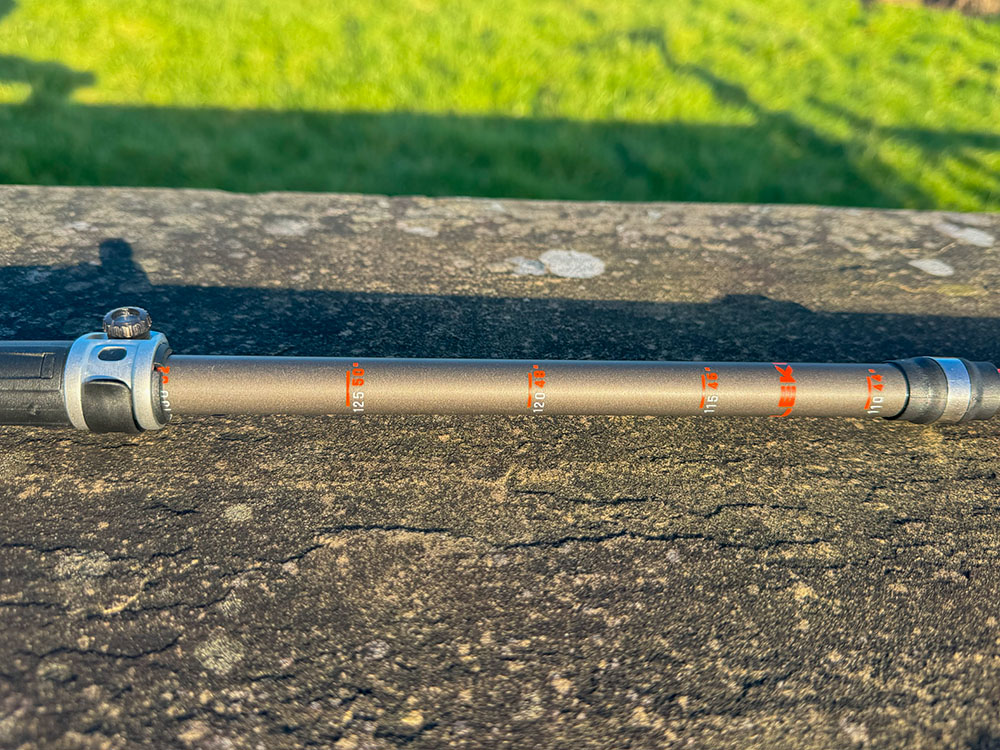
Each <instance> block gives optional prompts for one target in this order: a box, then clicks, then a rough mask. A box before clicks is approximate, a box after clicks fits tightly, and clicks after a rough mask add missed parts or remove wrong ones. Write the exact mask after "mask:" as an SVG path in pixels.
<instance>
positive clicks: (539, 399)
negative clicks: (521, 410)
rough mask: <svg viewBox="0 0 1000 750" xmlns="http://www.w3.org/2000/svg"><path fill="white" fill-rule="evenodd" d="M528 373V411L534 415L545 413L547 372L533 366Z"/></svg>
mask: <svg viewBox="0 0 1000 750" xmlns="http://www.w3.org/2000/svg"><path fill="white" fill-rule="evenodd" d="M531 367H532V370H531V372H529V373H528V409H529V410H530V411H531V413H532V414H544V413H545V391H544V390H543V389H544V388H545V370H539V369H538V365H532V366H531Z"/></svg>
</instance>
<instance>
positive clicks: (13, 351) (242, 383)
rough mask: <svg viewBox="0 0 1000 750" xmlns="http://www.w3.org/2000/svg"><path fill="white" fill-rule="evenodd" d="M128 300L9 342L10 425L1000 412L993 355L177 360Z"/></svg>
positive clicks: (5, 397) (3, 358)
mask: <svg viewBox="0 0 1000 750" xmlns="http://www.w3.org/2000/svg"><path fill="white" fill-rule="evenodd" d="M151 325H152V323H151V320H150V316H149V314H148V313H147V312H146V311H145V310H142V309H141V308H137V307H121V308H117V309H115V310H112V311H111V312H109V313H108V314H107V315H106V316H105V318H104V326H103V327H104V330H103V332H100V333H88V334H85V335H83V336H81V337H80V338H78V339H76V340H75V341H13V342H0V424H3V425H52V426H72V427H75V428H77V429H81V430H90V431H92V432H127V433H138V432H143V431H146V430H158V429H161V428H162V427H164V426H166V424H167V423H168V422H169V421H170V418H171V416H173V415H199V414H201V415H206V414H227V415H228V414H303V415H324V414H343V415H361V414H529V415H560V414H594V415H597V414H613V415H629V414H633V415H662V416H715V417H722V416H761V417H773V418H778V419H781V418H785V417H792V416H806V417H862V418H864V417H867V418H876V417H877V418H884V419H899V420H904V421H909V422H917V423H921V424H925V423H929V422H945V423H955V422H967V421H970V420H973V419H988V418H990V417H992V416H993V415H994V414H996V413H997V411H998V410H1000V372H998V371H997V367H996V366H995V365H993V364H990V363H989V362H970V361H969V360H966V359H959V358H955V357H914V358H911V359H899V360H893V361H891V362H875V363H863V364H809V363H798V362H746V363H744V362H612V361H589V360H545V361H543V360H530V359H525V360H511V359H394V358H367V357H346V358H345V357H329V358H328V357H243V356H236V357H231V356H204V355H182V354H174V353H173V352H172V351H171V349H170V345H169V344H168V343H167V338H166V337H165V336H164V335H163V334H162V333H157V332H155V331H152V330H151Z"/></svg>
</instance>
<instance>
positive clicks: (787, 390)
mask: <svg viewBox="0 0 1000 750" xmlns="http://www.w3.org/2000/svg"><path fill="white" fill-rule="evenodd" d="M772 364H773V365H774V369H775V370H777V371H778V372H779V373H780V374H781V377H780V378H778V382H779V383H781V396H780V397H779V398H778V408H779V409H784V411H783V412H782V413H781V414H772V415H771V416H772V417H787V416H788V415H789V414H791V413H792V409H793V408H794V407H795V376H794V375H793V374H792V372H793V370H792V366H791V365H790V364H788V363H787V362H773V363H772Z"/></svg>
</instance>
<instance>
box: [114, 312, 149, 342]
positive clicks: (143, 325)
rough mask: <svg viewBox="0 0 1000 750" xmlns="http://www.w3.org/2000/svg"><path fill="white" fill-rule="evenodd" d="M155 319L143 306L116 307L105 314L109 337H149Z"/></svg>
mask: <svg viewBox="0 0 1000 750" xmlns="http://www.w3.org/2000/svg"><path fill="white" fill-rule="evenodd" d="M152 327H153V320H152V319H151V318H150V317H149V313H148V312H146V311H145V310H143V309H142V308H141V307H116V308H115V309H114V310H112V311H111V312H109V313H108V314H107V315H105V316H104V332H105V333H106V334H107V335H108V338H109V339H148V338H149V331H150V329H151V328H152Z"/></svg>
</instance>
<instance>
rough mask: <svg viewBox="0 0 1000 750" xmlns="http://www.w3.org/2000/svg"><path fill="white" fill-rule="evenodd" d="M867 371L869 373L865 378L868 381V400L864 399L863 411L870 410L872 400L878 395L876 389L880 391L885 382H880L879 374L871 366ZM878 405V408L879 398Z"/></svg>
mask: <svg viewBox="0 0 1000 750" xmlns="http://www.w3.org/2000/svg"><path fill="white" fill-rule="evenodd" d="M868 372H869V373H871V374H870V375H868V376H867V377H866V378H865V380H866V381H867V382H868V400H867V401H865V411H870V410H871V408H872V402H873V400H874V399H876V398H878V396H877V395H876V391H878V392H881V391H882V389H883V388H884V387H885V384H884V383H883V382H882V376H881V375H879V374H877V373H876V372H875V371H874V370H872V369H871V368H869V369H868ZM878 405H879V407H878V408H881V399H879V401H878Z"/></svg>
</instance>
